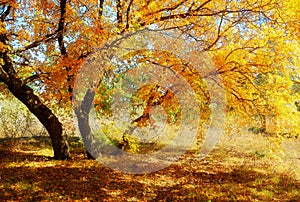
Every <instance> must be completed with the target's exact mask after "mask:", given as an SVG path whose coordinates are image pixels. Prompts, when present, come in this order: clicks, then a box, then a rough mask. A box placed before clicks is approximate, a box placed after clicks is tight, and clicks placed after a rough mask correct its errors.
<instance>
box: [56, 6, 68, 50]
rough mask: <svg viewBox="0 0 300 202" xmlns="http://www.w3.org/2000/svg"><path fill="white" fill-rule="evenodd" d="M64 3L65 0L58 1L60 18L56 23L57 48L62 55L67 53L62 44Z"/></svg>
mask: <svg viewBox="0 0 300 202" xmlns="http://www.w3.org/2000/svg"><path fill="white" fill-rule="evenodd" d="M66 4H67V0H61V1H60V19H59V23H58V28H57V32H58V38H57V40H58V44H59V49H60V52H61V54H62V55H67V50H66V47H65V44H64V30H65V14H66Z"/></svg>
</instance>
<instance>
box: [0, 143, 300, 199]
mask: <svg viewBox="0 0 300 202" xmlns="http://www.w3.org/2000/svg"><path fill="white" fill-rule="evenodd" d="M263 140H264V138H263V137H259V138H257V137H247V138H246V139H245V138H243V139H241V138H238V139H235V140H234V141H228V139H226V140H224V139H223V140H221V142H222V141H223V142H224V141H225V142H226V143H224V144H222V143H221V144H219V145H218V146H217V147H216V148H215V150H213V152H211V154H210V155H209V156H207V157H206V158H205V159H202V160H197V159H196V158H195V154H194V153H193V152H187V153H186V154H185V155H184V156H183V157H182V158H181V159H180V160H179V161H178V162H175V163H174V164H172V165H171V166H169V167H168V168H165V169H163V170H160V171H158V172H154V173H150V174H143V175H131V174H124V173H121V172H117V171H115V170H112V169H110V168H107V167H105V166H104V165H101V164H100V163H98V162H97V161H92V160H87V159H86V158H85V153H84V150H83V148H82V147H81V145H80V144H79V143H78V142H77V141H73V142H72V143H71V144H72V150H71V153H72V157H73V158H72V160H68V161H56V160H53V159H52V158H51V156H52V155H53V154H52V150H51V147H50V145H49V140H48V139H47V138H36V139H33V138H30V139H26V138H25V139H20V140H13V141H7V140H5V141H2V142H1V143H0V148H1V149H0V200H1V201H2V200H7V201H299V200H300V193H299V192H300V181H299V170H300V169H299V162H298V161H300V160H299V159H298V158H297V155H298V154H300V153H297V151H295V149H296V148H298V146H299V145H295V144H296V143H295V141H296V140H293V141H290V140H289V141H290V144H287V145H286V148H287V152H288V155H285V156H284V157H281V158H277V157H278V156H277V155H275V156H276V158H275V157H274V156H272V155H273V154H271V153H269V152H268V150H267V149H268V145H269V143H267V142H264V143H263V142H262V141H263ZM289 150H290V152H289ZM299 157H300V155H299Z"/></svg>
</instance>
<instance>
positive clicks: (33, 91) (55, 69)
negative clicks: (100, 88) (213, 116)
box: [0, 0, 300, 159]
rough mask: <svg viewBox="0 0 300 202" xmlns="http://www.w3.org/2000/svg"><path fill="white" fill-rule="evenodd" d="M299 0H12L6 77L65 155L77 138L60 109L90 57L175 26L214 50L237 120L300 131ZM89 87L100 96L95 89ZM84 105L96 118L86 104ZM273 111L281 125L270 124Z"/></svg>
mask: <svg viewBox="0 0 300 202" xmlns="http://www.w3.org/2000/svg"><path fill="white" fill-rule="evenodd" d="M294 5H297V1H293V0H290V1H285V2H278V1H275V0H261V1H255V0H254V1H253V0H245V1H230V0H228V1H222V0H220V1H219V0H206V1H171V0H166V1H159V2H158V1H151V0H150V1H144V0H128V1H121V0H116V1H109V0H107V1H104V0H99V1H96V0H94V1H91V0H82V1H77V0H74V1H73V0H69V1H67V0H60V1H55V0H53V1H47V2H39V1H31V0H27V1H5V2H2V3H1V4H0V14H1V16H0V18H1V29H0V42H1V43H0V50H1V52H0V55H1V57H0V58H1V60H0V63H1V71H0V80H1V81H2V82H3V83H5V85H6V87H7V88H8V89H9V90H10V92H11V93H12V94H13V95H14V96H15V97H17V98H18V99H19V100H20V101H22V102H23V103H24V104H25V105H26V106H27V107H28V108H29V110H30V111H31V112H32V113H33V114H34V115H35V116H37V117H38V119H39V120H40V121H41V122H42V124H43V125H44V126H45V128H46V129H47V131H48V132H49V134H50V137H51V138H52V142H53V147H54V153H55V157H56V158H57V159H65V158H68V157H69V153H68V151H67V147H68V145H67V142H66V140H65V138H64V135H63V132H62V125H61V123H60V122H59V121H58V119H57V117H56V116H55V114H53V112H52V111H51V109H52V107H53V106H54V105H56V106H60V107H64V108H71V107H72V106H71V102H70V98H71V97H72V90H73V83H74V79H75V78H76V74H77V72H78V70H79V68H80V67H81V64H82V63H83V62H84V60H85V58H87V57H88V56H89V55H91V54H92V53H93V51H94V48H95V47H98V46H99V45H101V44H103V43H104V42H105V41H106V40H108V39H110V38H112V37H114V36H116V35H118V34H120V33H126V32H129V31H134V30H138V29H140V28H143V27H147V26H152V27H155V28H156V29H172V30H176V31H178V32H180V33H182V35H183V36H186V37H189V38H190V39H193V40H195V41H197V42H198V43H199V44H200V45H201V47H202V48H203V51H208V52H209V54H210V56H211V58H212V59H213V61H214V62H215V64H216V66H217V69H218V73H219V74H220V75H221V77H222V81H223V83H224V85H225V88H226V92H227V98H226V99H227V100H226V101H227V103H228V117H229V119H228V121H229V122H230V121H232V122H235V121H236V120H239V124H241V125H243V126H245V124H246V123H249V120H250V123H251V124H252V123H253V124H255V122H260V126H258V127H263V128H265V130H271V131H270V132H276V131H279V132H285V131H288V132H293V133H298V132H299V131H298V129H297V127H296V125H297V121H296V120H297V118H298V114H297V113H296V112H295V109H296V106H295V105H294V104H293V103H294V102H295V101H297V100H300V98H299V93H298V92H295V90H294V91H293V89H295V85H296V84H297V82H299V69H298V67H299V45H298V43H297V42H298V40H299V26H298V25H299V17H298V16H297V15H298V13H299V12H298V10H297V8H299V7H297V6H294ZM161 57H164V56H163V55H161ZM89 93H90V95H91V98H92V99H93V98H94V95H93V93H95V92H91V91H88V94H89ZM88 94H87V96H90V95H88ZM90 104H91V105H92V103H90ZM102 107H103V106H102ZM75 111H76V112H77V115H78V116H81V117H82V118H83V119H85V120H88V113H87V112H84V111H83V109H82V108H81V109H80V106H75ZM270 120H271V121H273V122H272V124H271V125H272V126H276V127H275V128H272V129H271V128H268V127H267V122H269V121H270ZM279 120H280V121H279ZM283 126H288V127H289V128H290V129H287V128H284V127H283ZM291 128H292V129H291ZM298 128H299V127H298ZM81 132H82V131H81ZM85 132H87V133H89V131H85Z"/></svg>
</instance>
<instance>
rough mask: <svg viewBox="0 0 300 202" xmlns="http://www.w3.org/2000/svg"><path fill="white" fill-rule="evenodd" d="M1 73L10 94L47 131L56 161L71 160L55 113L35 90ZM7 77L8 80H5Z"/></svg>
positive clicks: (0, 76)
mask: <svg viewBox="0 0 300 202" xmlns="http://www.w3.org/2000/svg"><path fill="white" fill-rule="evenodd" d="M3 72H4V71H1V75H0V78H1V80H2V81H3V82H4V83H5V84H6V85H7V87H8V89H9V90H10V92H11V93H12V94H13V95H14V96H15V97H16V98H17V99H19V100H20V101H21V102H22V103H23V104H25V105H26V106H27V108H28V109H29V111H30V112H32V113H33V114H34V115H35V116H36V117H37V118H38V120H39V121H40V122H41V123H42V124H43V126H44V127H45V128H46V129H47V131H48V133H49V135H50V138H51V141H52V147H53V150H54V158H55V159H68V158H70V153H69V145H68V142H67V140H66V137H65V136H63V129H62V124H61V123H60V122H59V120H58V118H57V117H56V116H55V115H54V114H53V112H52V111H51V110H50V109H49V108H48V107H47V106H45V105H44V104H43V103H42V102H41V101H40V99H39V98H38V96H36V95H35V94H34V93H33V90H32V89H31V88H30V87H28V86H27V85H26V84H22V81H21V80H20V79H18V78H17V77H15V76H8V75H7V76H3ZM3 77H5V78H6V79H3Z"/></svg>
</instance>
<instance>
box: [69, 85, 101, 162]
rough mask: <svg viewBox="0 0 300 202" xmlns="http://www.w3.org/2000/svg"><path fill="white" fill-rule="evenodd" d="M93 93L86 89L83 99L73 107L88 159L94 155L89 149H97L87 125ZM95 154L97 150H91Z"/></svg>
mask: <svg viewBox="0 0 300 202" xmlns="http://www.w3.org/2000/svg"><path fill="white" fill-rule="evenodd" d="M94 96H95V93H94V92H93V91H92V90H91V89H89V90H87V92H86V94H85V96H84V99H83V101H82V102H81V103H80V104H79V105H78V107H77V108H76V107H75V108H74V111H75V114H76V116H77V119H78V128H79V131H80V134H81V137H82V141H83V144H84V146H85V148H86V153H87V157H88V159H95V157H94V156H93V155H92V154H91V151H93V150H95V149H97V146H95V144H96V143H95V142H94V141H93V138H92V134H91V127H90V125H89V112H90V109H91V106H92V103H93V99H94ZM92 153H94V154H97V153H98V152H97V151H96V150H95V151H94V152H92Z"/></svg>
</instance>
